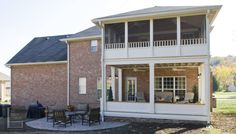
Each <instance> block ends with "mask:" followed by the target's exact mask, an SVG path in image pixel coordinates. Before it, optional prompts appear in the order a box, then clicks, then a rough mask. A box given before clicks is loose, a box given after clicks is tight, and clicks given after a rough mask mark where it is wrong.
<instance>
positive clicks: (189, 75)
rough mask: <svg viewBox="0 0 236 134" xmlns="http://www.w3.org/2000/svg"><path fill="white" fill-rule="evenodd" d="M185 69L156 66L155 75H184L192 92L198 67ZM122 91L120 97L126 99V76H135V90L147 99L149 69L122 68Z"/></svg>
mask: <svg viewBox="0 0 236 134" xmlns="http://www.w3.org/2000/svg"><path fill="white" fill-rule="evenodd" d="M183 69H186V70H185V71H173V70H172V69H170V68H158V69H155V76H186V82H187V90H188V91H190V92H192V88H193V86H194V85H197V86H198V68H197V67H191V68H183ZM122 73H123V75H122V76H123V81H122V83H123V85H122V86H123V89H122V90H123V92H122V99H123V100H126V90H127V89H126V78H127V77H136V78H137V92H138V91H141V92H143V93H144V96H145V99H146V101H149V69H147V70H146V71H145V72H134V71H133V70H132V69H124V70H123V72H122Z"/></svg>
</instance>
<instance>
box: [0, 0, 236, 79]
mask: <svg viewBox="0 0 236 134" xmlns="http://www.w3.org/2000/svg"><path fill="white" fill-rule="evenodd" d="M198 5H223V7H222V9H221V11H220V12H219V14H218V16H217V18H216V20H215V22H214V23H213V26H214V29H213V31H212V32H211V35H210V36H211V55H212V56H227V55H235V53H236V45H235V43H236V26H235V24H236V17H234V16H232V14H233V13H236V8H235V5H234V1H233V0H232V1H231V0H0V39H1V43H0V72H3V73H5V74H8V75H10V69H9V68H7V67H6V66H5V64H6V63H7V61H9V60H10V59H11V58H12V57H13V56H14V55H15V54H16V53H17V52H18V51H20V50H21V49H22V48H23V47H24V46H25V45H26V44H27V43H28V42H30V41H31V40H32V39H33V38H34V37H41V36H50V35H63V34H73V33H77V32H79V31H81V30H84V29H86V28H88V27H90V26H93V25H94V24H93V23H92V22H91V20H92V19H93V18H97V17H103V16H107V15H112V14H117V13H122V12H127V11H132V10H137V9H142V8H148V7H153V6H198Z"/></svg>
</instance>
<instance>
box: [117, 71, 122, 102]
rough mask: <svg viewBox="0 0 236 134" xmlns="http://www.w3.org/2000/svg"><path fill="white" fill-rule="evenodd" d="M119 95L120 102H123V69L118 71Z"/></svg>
mask: <svg viewBox="0 0 236 134" xmlns="http://www.w3.org/2000/svg"><path fill="white" fill-rule="evenodd" d="M118 88H119V91H118V94H119V101H120V102H121V101H122V69H120V68H119V69H118Z"/></svg>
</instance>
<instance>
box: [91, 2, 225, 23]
mask: <svg viewBox="0 0 236 134" xmlns="http://www.w3.org/2000/svg"><path fill="white" fill-rule="evenodd" d="M220 9H221V6H214V7H211V8H209V7H208V8H207V7H206V8H199V9H185V10H176V11H166V12H157V13H147V14H139V15H133V16H132V15H130V16H121V17H111V18H101V19H99V18H98V19H93V20H92V22H93V23H95V24H97V23H98V22H105V21H116V20H122V19H133V18H142V17H148V16H150V17H152V16H164V15H167V16H168V15H172V14H176V15H178V14H186V13H195V12H204V11H207V10H217V11H219V10H220Z"/></svg>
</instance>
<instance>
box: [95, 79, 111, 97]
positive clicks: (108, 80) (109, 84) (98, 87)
mask: <svg viewBox="0 0 236 134" xmlns="http://www.w3.org/2000/svg"><path fill="white" fill-rule="evenodd" d="M110 87H111V79H110V78H109V77H108V78H107V97H108V95H109V90H110ZM101 97H102V78H101V77H98V78H97V100H99V99H100V98H101Z"/></svg>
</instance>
